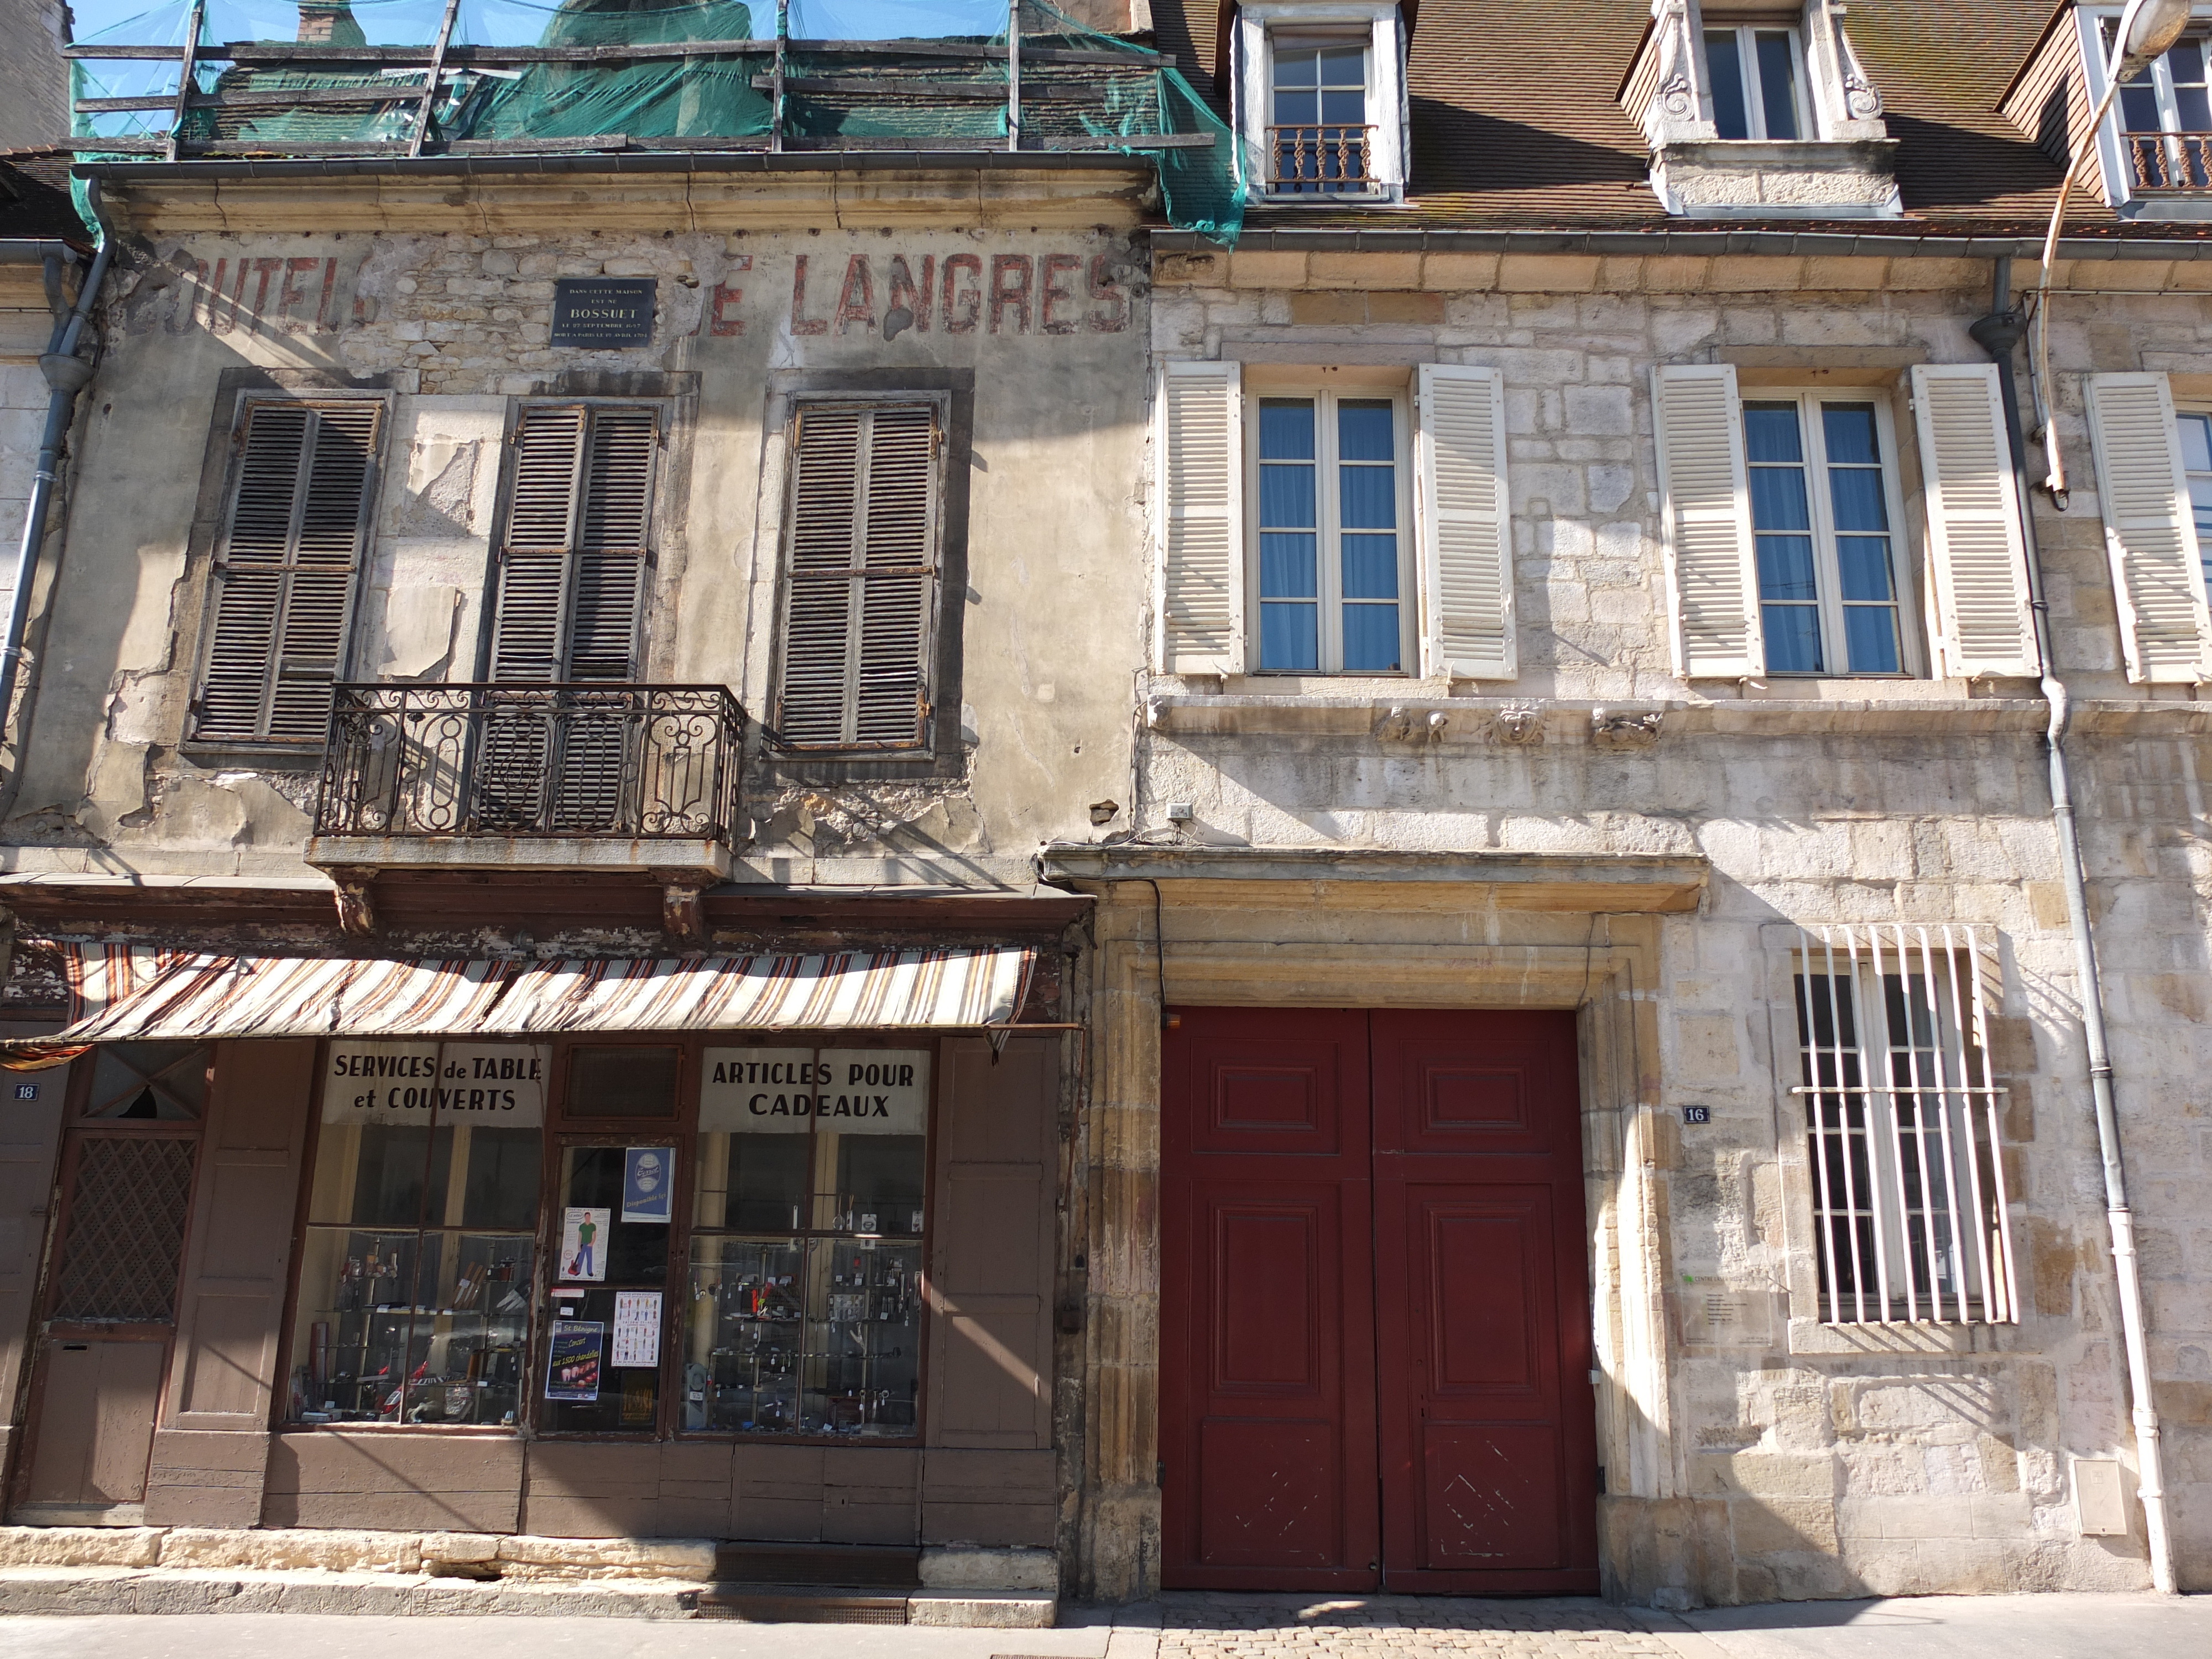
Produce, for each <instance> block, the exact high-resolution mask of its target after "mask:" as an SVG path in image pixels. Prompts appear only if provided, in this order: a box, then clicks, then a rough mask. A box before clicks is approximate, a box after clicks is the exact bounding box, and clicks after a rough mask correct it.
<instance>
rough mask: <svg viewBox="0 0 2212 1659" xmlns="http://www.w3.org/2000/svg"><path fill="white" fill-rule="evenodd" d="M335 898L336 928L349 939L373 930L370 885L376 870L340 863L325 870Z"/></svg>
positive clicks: (374, 914)
mask: <svg viewBox="0 0 2212 1659" xmlns="http://www.w3.org/2000/svg"><path fill="white" fill-rule="evenodd" d="M325 874H327V875H328V876H329V877H330V878H331V887H332V889H333V890H334V892H335V895H336V896H337V902H338V930H339V931H340V932H341V933H344V934H346V935H347V936H348V937H349V938H351V939H366V938H368V936H369V935H370V934H371V933H374V932H375V931H376V901H375V897H374V893H373V892H372V888H373V887H374V883H375V881H376V872H375V871H374V870H365V869H360V868H356V867H354V866H338V867H337V868H336V869H331V870H326V871H325Z"/></svg>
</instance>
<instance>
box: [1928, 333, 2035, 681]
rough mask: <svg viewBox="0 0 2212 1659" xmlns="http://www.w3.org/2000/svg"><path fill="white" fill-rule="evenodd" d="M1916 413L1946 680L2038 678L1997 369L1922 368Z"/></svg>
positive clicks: (1968, 365)
mask: <svg viewBox="0 0 2212 1659" xmlns="http://www.w3.org/2000/svg"><path fill="white" fill-rule="evenodd" d="M1912 409H1913V419H1914V424H1915V426H1916V428H1917V430H1918V432H1919V435H1920V471H1921V475H1922V477H1923V478H1924V479H1925V480H1926V489H1925V493H1926V498H1927V507H1928V557H1929V565H1930V567H1931V568H1932V569H1933V571H1934V574H1935V578H1936V611H1937V617H1938V619H1939V621H1940V623H1941V625H1942V648H1943V658H1944V663H1945V666H1946V669H1947V671H1948V672H1949V673H1951V674H1954V675H1957V676H1959V677H1960V678H1967V679H1975V678H1982V677H1984V676H1987V675H2005V676H2027V675H2033V674H2036V673H2039V672H2040V671H2041V667H2042V664H2041V659H2040V657H2039V653H2037V651H2036V647H2035V625H2034V622H2033V618H2032V617H2031V616H2030V615H2029V612H2028V605H2027V599H2028V595H2027V542H2026V539H2025V538H2024V535H2023V533H2022V532H2021V523H2020V512H2019V500H2020V497H2019V492H2018V490H2017V489H2015V486H2014V479H2013V470H2012V455H2011V453H2010V450H2009V447H2008V444H2007V441H2006V439H2005V424H2004V412H2003V410H2002V407H2001V406H2000V405H1999V404H1998V403H1997V371H1996V364H1994V363H1916V364H1914V365H1913V368H1912Z"/></svg>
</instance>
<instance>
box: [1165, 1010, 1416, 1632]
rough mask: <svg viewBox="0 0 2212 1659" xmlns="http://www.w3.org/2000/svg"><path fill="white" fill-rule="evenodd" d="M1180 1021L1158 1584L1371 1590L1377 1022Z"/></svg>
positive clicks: (1170, 1086)
mask: <svg viewBox="0 0 2212 1659" xmlns="http://www.w3.org/2000/svg"><path fill="white" fill-rule="evenodd" d="M1179 1021H1180V1024H1179V1025H1178V1026H1177V1027H1176V1029H1174V1030H1170V1031H1169V1032H1168V1033H1166V1035H1165V1038H1164V1048H1163V1060H1162V1079H1161V1082H1162V1090H1161V1109H1162V1111H1163V1114H1164V1118H1163V1122H1162V1127H1161V1139H1162V1154H1163V1189H1164V1190H1163V1203H1164V1210H1163V1214H1162V1217H1161V1232H1162V1239H1161V1243H1162V1251H1163V1264H1162V1273H1161V1310H1160V1347H1161V1353H1160V1395H1161V1404H1160V1462H1161V1464H1162V1473H1163V1493H1162V1498H1163V1504H1164V1521H1163V1529H1164V1554H1165V1560H1164V1567H1163V1577H1164V1582H1165V1583H1167V1584H1169V1585H1170V1586H1177V1587H1185V1588H1191V1589H1374V1588H1376V1585H1377V1584H1378V1583H1380V1577H1379V1573H1378V1565H1379V1560H1380V1553H1379V1548H1378V1544H1377V1534H1376V1464H1375V1459H1376V1451H1375V1352H1374V1329H1375V1310H1374V1303H1373V1296H1372V1284H1373V1263H1372V1259H1371V1254H1370V1252H1371V1241H1372V1237H1373V1225H1374V1223H1373V1215H1372V1211H1371V1208H1370V1196H1369V1194H1370V1188H1369V1150H1368V1149H1369V1145H1370V1127H1369V1119H1368V1068H1367V1042H1366V1036H1367V1030H1366V1018H1365V1016H1364V1015H1363V1014H1358V1013H1336V1012H1326V1013H1321V1014H1313V1013H1310V1012H1298V1013H1293V1014H1285V1013H1279V1012H1254V1011H1248V1010H1242V1009H1186V1010H1183V1011H1182V1012H1181V1013H1180V1015H1179Z"/></svg>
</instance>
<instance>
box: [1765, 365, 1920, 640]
mask: <svg viewBox="0 0 2212 1659" xmlns="http://www.w3.org/2000/svg"><path fill="white" fill-rule="evenodd" d="M1738 397H1739V401H1740V403H1741V405H1742V408H1743V409H1744V410H1748V409H1749V408H1750V406H1751V405H1752V404H1779V403H1794V404H1796V405H1797V430H1798V435H1799V437H1800V438H1801V440H1802V442H1803V444H1804V449H1805V472H1806V480H1805V482H1806V494H1807V495H1808V497H1809V498H1810V500H1809V502H1808V505H1809V506H1810V507H1811V509H1812V520H1813V532H1812V533H1813V568H1814V592H1815V594H1816V596H1817V598H1818V600H1819V605H1820V650H1821V657H1822V659H1823V661H1824V662H1825V663H1826V667H1823V668H1821V669H1820V670H1819V671H1816V672H1812V673H1808V672H1806V671H1803V670H1801V669H1777V668H1773V667H1771V666H1770V665H1767V664H1766V663H1765V660H1764V659H1762V662H1761V670H1762V671H1763V672H1764V673H1765V674H1766V675H1768V676H1770V677H1771V678H1781V679H1793V680H1802V679H1823V680H1844V679H1873V680H1910V679H1923V678H1926V677H1927V667H1926V659H1925V657H1924V656H1923V654H1922V651H1921V641H1920V638H1919V634H1920V630H1919V629H1917V628H1916V627H1914V625H1913V615H1914V611H1915V604H1916V600H1917V592H1916V591H1915V585H1914V583H1913V580H1912V567H1911V559H1910V557H1909V544H1908V542H1907V538H1906V534H1905V495H1904V490H1903V487H1902V483H1901V481H1900V479H1899V476H1898V472H1899V469H1898V447H1897V425H1896V420H1895V417H1894V416H1893V413H1892V411H1891V409H1890V406H1889V398H1888V396H1887V393H1886V392H1885V391H1884V389H1883V388H1881V387H1879V386H1829V387H1827V388H1826V389H1823V390H1814V389H1812V388H1809V387H1802V386H1744V387H1742V388H1741V390H1740V392H1739V393H1738ZM1824 403H1832V404H1858V403H1864V404H1872V405H1873V406H1874V420H1875V442H1876V443H1877V444H1878V445H1880V446H1881V454H1882V468H1881V482H1882V496H1883V503H1884V505H1885V506H1886V507H1887V508H1888V511H1889V580H1890V591H1891V592H1892V593H1893V595H1894V598H1893V600H1892V604H1893V605H1894V607H1895V608H1896V611H1897V641H1898V666H1897V668H1896V670H1895V671H1881V670H1864V671H1854V670H1852V669H1851V668H1850V667H1849V666H1848V663H1849V661H1850V654H1849V652H1848V651H1847V649H1846V648H1845V647H1846V641H1845V637H1844V596H1843V571H1842V568H1841V565H1840V564H1839V562H1838V559H1837V555H1836V536H1837V531H1836V522H1835V505H1834V500H1833V497H1832V495H1831V493H1830V491H1829V489H1828V452H1827V434H1826V430H1825V428H1823V425H1822V423H1821V422H1820V419H1819V415H1820V405H1821V404H1824ZM1739 418H1741V413H1740V414H1739ZM1758 465H1759V463H1756V462H1754V461H1753V459H1751V443H1750V438H1749V435H1748V434H1747V435H1746V436H1745V440H1744V474H1745V478H1746V481H1747V483H1748V480H1749V477H1750V475H1751V473H1752V472H1753V471H1756V470H1757V468H1758ZM1758 551H1759V531H1758V526H1757V525H1756V523H1754V524H1753V529H1752V557H1753V569H1754V572H1755V571H1756V568H1757V563H1758ZM1752 603H1753V605H1757V606H1759V607H1760V619H1759V631H1760V636H1761V639H1762V641H1764V643H1765V648H1766V649H1769V650H1771V647H1772V641H1771V639H1768V638H1767V637H1766V632H1765V599H1763V598H1762V596H1761V595H1760V594H1759V592H1758V591H1757V589H1756V587H1754V589H1753V593H1752Z"/></svg>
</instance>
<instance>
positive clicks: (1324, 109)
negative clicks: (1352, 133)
mask: <svg viewBox="0 0 2212 1659" xmlns="http://www.w3.org/2000/svg"><path fill="white" fill-rule="evenodd" d="M1321 118H1322V121H1323V122H1325V123H1335V124H1338V125H1345V126H1359V125H1363V124H1364V123H1365V121H1366V119H1367V94H1365V93H1364V92H1363V91H1361V90H1360V89H1359V88H1357V87H1332V88H1329V89H1328V91H1326V92H1324V93H1322V95H1321Z"/></svg>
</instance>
